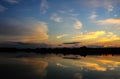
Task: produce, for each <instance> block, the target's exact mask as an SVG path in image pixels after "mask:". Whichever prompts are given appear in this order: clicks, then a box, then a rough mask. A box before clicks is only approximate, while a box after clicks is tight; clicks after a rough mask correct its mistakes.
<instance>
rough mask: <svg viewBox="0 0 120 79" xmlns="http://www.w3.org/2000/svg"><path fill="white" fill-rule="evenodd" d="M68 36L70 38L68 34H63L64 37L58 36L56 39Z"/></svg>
mask: <svg viewBox="0 0 120 79" xmlns="http://www.w3.org/2000/svg"><path fill="white" fill-rule="evenodd" d="M66 36H68V34H62V35H59V36H57V37H56V38H57V39H61V38H63V37H66Z"/></svg>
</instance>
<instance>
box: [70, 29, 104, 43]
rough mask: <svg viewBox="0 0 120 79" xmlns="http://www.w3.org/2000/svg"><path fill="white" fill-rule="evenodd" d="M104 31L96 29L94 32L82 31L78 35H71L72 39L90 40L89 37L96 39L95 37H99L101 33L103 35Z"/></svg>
mask: <svg viewBox="0 0 120 79" xmlns="http://www.w3.org/2000/svg"><path fill="white" fill-rule="evenodd" d="M105 34H106V32H105V31H96V32H89V33H86V34H83V33H80V34H79V35H77V36H74V37H72V40H76V41H77V40H81V41H83V40H91V39H96V38H99V37H101V36H103V35H105Z"/></svg>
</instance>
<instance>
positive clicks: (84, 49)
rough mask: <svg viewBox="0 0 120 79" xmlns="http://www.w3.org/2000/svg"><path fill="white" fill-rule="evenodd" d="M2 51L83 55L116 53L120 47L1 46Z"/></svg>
mask: <svg viewBox="0 0 120 79" xmlns="http://www.w3.org/2000/svg"><path fill="white" fill-rule="evenodd" d="M0 52H12V53H13V52H36V53H41V54H51V53H55V54H65V55H66V54H79V55H81V56H86V55H108V54H111V55H114V54H120V48H87V47H85V46H83V47H80V48H35V49H31V48H26V49H17V48H0Z"/></svg>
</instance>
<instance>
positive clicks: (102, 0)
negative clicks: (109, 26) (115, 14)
mask: <svg viewBox="0 0 120 79" xmlns="http://www.w3.org/2000/svg"><path fill="white" fill-rule="evenodd" d="M118 3H120V1H119V0H116V1H113V0H87V1H85V4H86V5H87V6H89V7H92V8H95V9H97V8H104V9H106V11H108V12H112V11H113V10H114V5H115V4H118Z"/></svg>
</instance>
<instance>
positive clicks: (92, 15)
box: [90, 12, 98, 20]
mask: <svg viewBox="0 0 120 79" xmlns="http://www.w3.org/2000/svg"><path fill="white" fill-rule="evenodd" d="M97 16H98V15H97V14H96V12H92V14H91V15H90V19H91V20H95V19H96V17H97Z"/></svg>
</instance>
